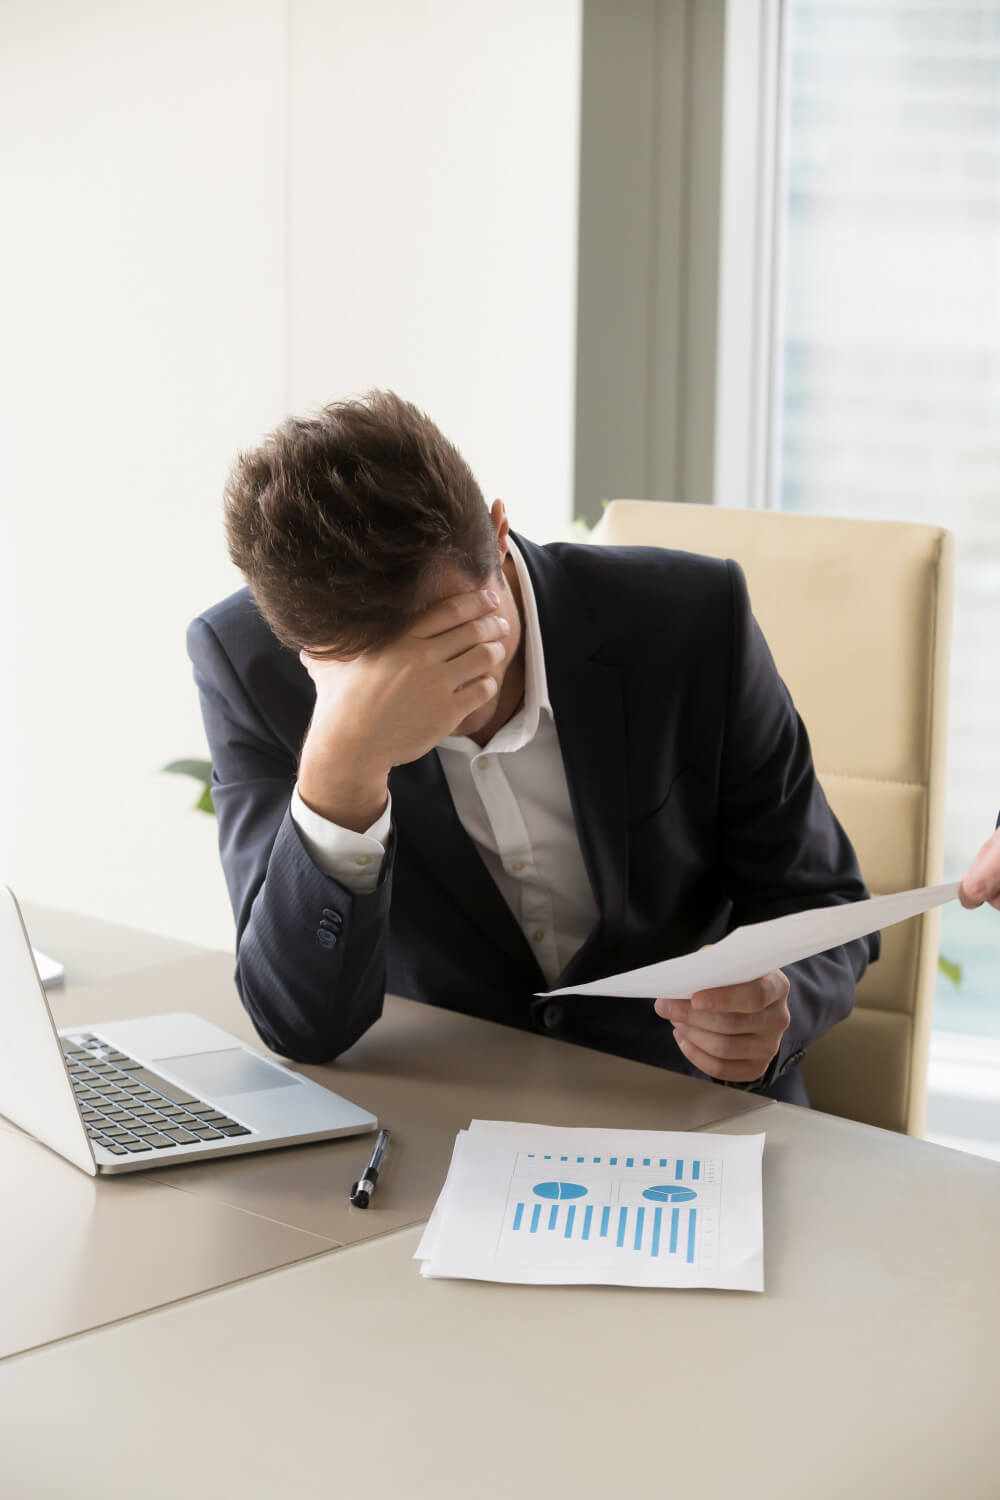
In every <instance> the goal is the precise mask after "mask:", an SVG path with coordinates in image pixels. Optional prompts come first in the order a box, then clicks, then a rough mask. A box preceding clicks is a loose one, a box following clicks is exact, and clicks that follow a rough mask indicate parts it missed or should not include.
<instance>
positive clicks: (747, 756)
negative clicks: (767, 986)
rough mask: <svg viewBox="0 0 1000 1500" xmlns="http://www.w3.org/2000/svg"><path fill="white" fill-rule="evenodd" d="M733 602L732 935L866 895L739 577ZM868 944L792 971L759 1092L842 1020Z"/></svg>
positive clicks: (727, 816) (728, 866) (727, 782)
mask: <svg viewBox="0 0 1000 1500" xmlns="http://www.w3.org/2000/svg"><path fill="white" fill-rule="evenodd" d="M727 566H728V569H729V575H730V584H731V591H732V656H731V677H730V685H729V704H728V712H727V715H726V730H725V738H724V743H723V750H722V759H721V778H722V786H721V790H720V796H721V807H722V818H721V827H722V845H723V846H722V851H721V853H722V863H723V878H724V880H725V882H726V885H727V888H728V890H729V893H730V896H731V899H732V902H733V910H732V916H731V926H732V927H738V926H743V925H745V924H747V923H750V922H761V921H765V920H767V919H768V918H771V917H779V916H784V915H785V914H786V913H787V912H792V911H800V910H805V909H807V908H808V907H812V906H832V905H836V904H839V903H841V902H847V901H861V900H863V899H865V898H866V897H867V895H868V891H867V889H866V887H865V884H864V881H863V880H862V878H861V872H860V870H859V868H858V862H857V858H856V857H855V853H854V849H853V847H852V845H851V843H850V840H849V839H848V837H847V835H846V833H845V832H844V830H843V828H842V827H841V826H840V824H839V822H838V821H837V819H836V818H835V817H834V814H833V812H832V811H831V809H830V806H829V804H828V802H827V800H826V797H825V795H824V793H823V789H822V787H821V786H820V784H819V782H818V780H817V778H816V772H815V770H814V768H813V760H812V752H811V750H810V748H809V738H808V735H807V734H806V730H805V726H804V725H803V723H802V720H801V719H800V718H799V716H798V714H797V713H796V711H795V706H794V704H793V703H792V700H791V697H790V695H789V693H788V689H787V688H786V687H785V685H784V683H783V682H782V680H781V678H780V677H779V676H778V672H777V668H776V667H775V664H774V660H773V658H772V656H771V653H770V651H769V649H768V647H767V643H766V642H765V640H764V637H763V635H762V633H761V631H760V627H759V626H758V625H757V622H756V620H755V619H754V618H753V615H752V613H751V610H750V601H749V597H748V595H747V587H746V582H745V580H744V577H743V573H742V571H741V570H740V568H739V567H738V565H737V564H736V563H734V562H730V563H728V564H727ZM879 949H880V939H879V935H878V934H877V933H874V934H872V935H871V936H869V937H865V938H858V939H857V940H855V941H854V942H851V943H846V944H844V945H843V946H841V947H839V948H834V949H831V950H830V951H829V952H827V953H820V954H817V955H816V956H815V957H814V958H807V959H802V960H801V961H800V962H799V963H795V964H790V965H788V967H787V968H786V969H785V973H786V975H787V977H788V979H789V981H790V985H791V989H790V992H789V996H788V1007H789V1010H790V1011H791V1024H790V1025H789V1027H788V1030H787V1031H786V1032H785V1035H784V1037H783V1038H782V1043H781V1047H780V1049H779V1052H778V1055H777V1057H776V1058H775V1059H774V1060H773V1062H772V1063H771V1065H770V1067H769V1068H768V1070H767V1072H766V1073H765V1075H764V1077H763V1079H762V1080H761V1081H760V1082H759V1083H758V1084H756V1085H755V1087H758V1088H766V1087H767V1086H768V1085H769V1084H771V1083H773V1082H774V1081H775V1079H777V1078H780V1077H781V1076H782V1074H784V1073H786V1072H787V1071H788V1069H789V1068H791V1067H793V1066H794V1065H795V1064H796V1063H797V1062H799V1061H800V1060H801V1058H802V1057H803V1055H804V1054H805V1052H806V1050H807V1048H808V1047H809V1046H810V1045H811V1044H812V1043H813V1042H814V1041H816V1039H817V1038H818V1037H820V1036H822V1035H823V1033H824V1032H826V1031H829V1030H830V1028H831V1027H832V1026H834V1025H835V1024H836V1023H837V1022H838V1021H842V1020H843V1019H844V1018H845V1016H847V1015H849V1014H850V1011H851V1009H852V1007H853V1004H854V988H855V984H856V983H857V981H858V980H859V979H860V978H861V976H862V974H863V973H864V972H865V969H866V968H867V966H868V964H869V963H870V962H873V961H874V960H875V959H877V958H878V955H879Z"/></svg>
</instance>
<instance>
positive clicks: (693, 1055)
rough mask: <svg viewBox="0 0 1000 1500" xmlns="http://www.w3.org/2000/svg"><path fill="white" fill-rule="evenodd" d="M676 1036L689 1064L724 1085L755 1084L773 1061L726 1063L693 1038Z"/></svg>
mask: <svg viewBox="0 0 1000 1500" xmlns="http://www.w3.org/2000/svg"><path fill="white" fill-rule="evenodd" d="M675 1035H676V1036H677V1045H678V1047H680V1049H681V1051H682V1052H683V1054H684V1056H685V1057H686V1058H687V1060H688V1062H689V1063H692V1064H693V1065H694V1067H696V1068H698V1069H700V1070H701V1072H702V1073H707V1074H708V1076H709V1078H718V1079H719V1080H720V1081H721V1082H723V1083H753V1082H754V1080H755V1079H757V1078H760V1077H761V1075H762V1074H763V1073H764V1071H765V1070H766V1068H767V1065H768V1063H769V1062H770V1060H771V1059H770V1057H768V1058H766V1059H763V1060H761V1059H760V1058H746V1059H741V1060H738V1061H733V1060H729V1061H726V1060H724V1059H722V1058H719V1057H716V1056H714V1055H713V1054H712V1053H711V1052H706V1051H705V1050H704V1048H702V1047H699V1045H698V1043H697V1042H696V1041H695V1040H694V1039H693V1038H692V1037H690V1036H685V1035H683V1034H682V1033H675ZM772 1056H773V1054H772Z"/></svg>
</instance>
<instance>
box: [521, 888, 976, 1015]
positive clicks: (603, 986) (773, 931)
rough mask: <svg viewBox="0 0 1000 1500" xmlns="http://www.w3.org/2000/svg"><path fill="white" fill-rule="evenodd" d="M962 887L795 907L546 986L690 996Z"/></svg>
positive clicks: (834, 942)
mask: <svg viewBox="0 0 1000 1500" xmlns="http://www.w3.org/2000/svg"><path fill="white" fill-rule="evenodd" d="M957 895H958V881H957V880H956V881H954V882H953V883H952V884H950V885H928V886H924V887H922V888H921V889H920V890H916V891H899V892H897V893H896V895H893V896H871V897H869V899H868V900H867V901H850V902H847V903H846V904H842V905H840V906H817V907H813V908H811V910H809V911H795V912H791V913H789V915H788V916H786V917H774V918H773V919H772V920H771V921H770V922H755V923H753V924H752V925H751V926H749V927H737V928H735V929H734V930H733V931H732V932H730V933H727V935H726V936H725V937H724V938H722V939H721V940H720V941H719V942H717V943H712V944H711V945H710V946H709V947H707V948H702V949H700V950H699V951H698V952H697V953H685V954H684V956H683V957H682V958H668V959H665V960H664V962H663V963H658V964H647V965H646V966H645V968H642V969H629V970H628V971H627V972H626V973H624V974H609V975H608V976H607V977H606V978H605V979H593V980H591V981H590V983H588V984H576V985H573V986H572V987H571V988H569V989H561V990H547V991H545V993H546V994H548V995H619V996H625V995H631V996H636V997H638V998H640V999H649V1000H655V999H656V998H657V997H658V996H660V995H667V996H669V997H670V998H671V999H673V1000H690V998H691V996H692V995H693V994H694V993H695V991H696V990H709V989H713V988H715V987H717V986H719V985H724V984H745V983H747V981H748V980H751V979H759V978H760V976H761V975H762V974H768V973H770V971H771V970H772V969H783V968H784V967H785V965H786V964H794V963H798V961H799V959H800V958H812V956H813V954H814V953H826V952H828V951H829V949H831V948H839V947H840V945H841V943H850V942H853V940H854V939H855V938H859V937H865V936H866V935H867V934H868V933H869V932H878V931H879V930H880V929H881V928H883V927H892V926H893V924H894V923H896V922H905V921H906V919H907V918H908V917H916V916H918V915H919V914H920V913H921V912H925V911H930V910H931V909H932V908H933V907H935V906H944V904H945V903H946V902H947V901H953V900H954V898H955V897H956V896H957Z"/></svg>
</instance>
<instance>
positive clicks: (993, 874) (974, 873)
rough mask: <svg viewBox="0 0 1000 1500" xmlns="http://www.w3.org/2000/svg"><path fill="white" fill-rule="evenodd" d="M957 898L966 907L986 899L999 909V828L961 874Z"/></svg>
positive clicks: (977, 904) (981, 902)
mask: <svg viewBox="0 0 1000 1500" xmlns="http://www.w3.org/2000/svg"><path fill="white" fill-rule="evenodd" d="M958 899H959V901H961V903H962V905H963V906H968V907H973V906H982V904H983V902H984V901H988V902H989V904H990V905H991V906H995V907H996V909H997V911H1000V829H997V831H996V833H995V834H994V835H993V837H992V838H988V839H987V840H986V843H985V844H984V845H983V847H982V848H981V849H980V851H979V853H978V854H977V855H976V857H975V859H974V860H973V861H972V864H971V865H970V866H969V868H968V869H967V870H966V872H965V874H964V875H963V876H962V883H961V885H960V886H959V888H958Z"/></svg>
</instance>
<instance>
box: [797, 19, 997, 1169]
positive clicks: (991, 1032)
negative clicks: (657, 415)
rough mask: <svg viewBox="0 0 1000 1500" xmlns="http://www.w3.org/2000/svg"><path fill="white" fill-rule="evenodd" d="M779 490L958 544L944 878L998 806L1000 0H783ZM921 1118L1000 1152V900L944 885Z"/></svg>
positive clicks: (964, 1141)
mask: <svg viewBox="0 0 1000 1500" xmlns="http://www.w3.org/2000/svg"><path fill="white" fill-rule="evenodd" d="M784 27H785V33H784V36H785V40H784V65H783V67H784V77H783V112H782V113H783V119H782V127H781V146H780V154H781V161H782V170H781V173H780V181H779V186H778V228H777V241H778V247H779V248H778V255H777V266H778V281H777V285H776V288H775V310H776V318H775V328H776V333H775V339H776V349H775V355H776V360H775V366H776V403H777V406H776V421H775V423H774V431H775V439H774V451H773V453H772V464H771V474H772V493H771V495H770V501H771V503H772V504H775V505H777V506H780V507H781V508H782V509H785V510H795V511H805V512H817V513H821V514H824V515H849V516H870V517H873V518H880V519H893V520H906V521H920V522H927V523H930V524H935V525H943V526H946V527H948V528H949V530H951V531H952V532H953V533H954V535H955V541H956V579H955V584H956V588H955V595H956V602H955V616H954V634H953V654H952V675H951V701H950V716H949V747H948V797H947V814H946V849H945V878H946V879H953V878H957V877H958V876H959V875H960V874H961V872H962V871H963V870H964V869H965V868H966V866H967V865H968V863H969V861H970V859H971V858H972V856H973V855H974V854H975V852H976V850H977V849H978V848H979V846H980V844H981V843H982V842H983V841H984V840H985V839H986V838H987V837H988V835H989V834H990V832H991V831H992V829H993V826H994V823H995V821H996V818H997V812H998V810H1000V0H994V3H974V0H943V3H937V4H929V3H918V0H838V3H813V0H786V5H785V13H784ZM941 951H942V953H944V954H946V955H947V956H948V957H949V958H950V959H952V960H954V961H955V962H957V963H959V964H960V965H961V968H962V980H961V983H960V985H959V986H957V987H955V986H953V985H952V984H951V983H950V982H949V981H948V980H947V979H946V978H945V977H944V976H941V977H940V978H939V981H938V989H937V997H936V1002H935V1014H934V1037H933V1042H932V1058H931V1073H930V1080H929V1081H930V1094H931V1097H930V1104H929V1110H928V1132H927V1133H928V1135H929V1136H930V1137H931V1138H932V1139H938V1140H942V1141H946V1142H948V1143H949V1144H955V1145H966V1146H969V1147H970V1148H972V1149H976V1150H979V1151H981V1152H983V1153H984V1154H989V1155H993V1156H996V1157H997V1158H998V1159H1000V913H998V912H995V911H993V910H990V909H983V910H981V911H979V912H975V913H969V912H966V911H964V910H962V909H961V908H959V907H958V906H957V904H953V905H951V906H949V907H946V908H945V909H944V912H943V920H942V923H941Z"/></svg>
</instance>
